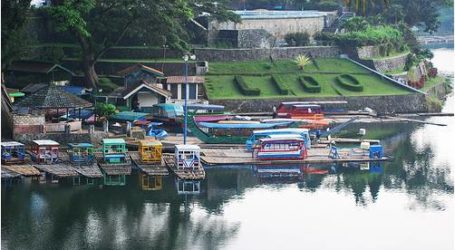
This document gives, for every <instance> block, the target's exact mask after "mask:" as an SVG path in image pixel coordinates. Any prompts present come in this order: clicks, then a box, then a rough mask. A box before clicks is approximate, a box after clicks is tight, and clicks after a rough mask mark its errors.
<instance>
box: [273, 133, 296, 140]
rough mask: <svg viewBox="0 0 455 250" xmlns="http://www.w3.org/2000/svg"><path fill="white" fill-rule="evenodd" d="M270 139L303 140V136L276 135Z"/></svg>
mask: <svg viewBox="0 0 455 250" xmlns="http://www.w3.org/2000/svg"><path fill="white" fill-rule="evenodd" d="M268 138H271V139H301V138H302V135H301V134H276V135H268Z"/></svg>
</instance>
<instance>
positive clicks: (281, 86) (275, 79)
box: [272, 75, 290, 95]
mask: <svg viewBox="0 0 455 250" xmlns="http://www.w3.org/2000/svg"><path fill="white" fill-rule="evenodd" d="M272 83H273V84H274V85H275V87H276V88H277V89H278V92H279V93H280V95H288V94H289V92H290V90H289V87H288V86H287V85H286V84H285V83H284V82H283V81H282V79H281V78H280V77H279V76H273V75H272Z"/></svg>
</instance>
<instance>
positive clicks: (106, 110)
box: [95, 103, 116, 118]
mask: <svg viewBox="0 0 455 250" xmlns="http://www.w3.org/2000/svg"><path fill="white" fill-rule="evenodd" d="M115 110H116V107H115V106H114V105H113V104H110V103H98V104H96V107H95V113H96V114H97V115H99V116H104V117H107V118H109V117H110V116H111V115H113V114H115Z"/></svg>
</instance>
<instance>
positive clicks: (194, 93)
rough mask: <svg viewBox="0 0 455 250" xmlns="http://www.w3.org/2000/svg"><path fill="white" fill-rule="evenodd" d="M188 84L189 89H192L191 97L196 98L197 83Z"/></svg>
mask: <svg viewBox="0 0 455 250" xmlns="http://www.w3.org/2000/svg"><path fill="white" fill-rule="evenodd" d="M188 86H189V90H190V93H189V99H193V100H195V99H196V96H197V92H196V84H188Z"/></svg>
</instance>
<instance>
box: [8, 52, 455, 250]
mask: <svg viewBox="0 0 455 250" xmlns="http://www.w3.org/2000/svg"><path fill="white" fill-rule="evenodd" d="M433 51H434V54H435V58H434V59H433V62H434V64H435V65H436V66H437V67H439V68H440V71H445V72H453V65H454V64H453V59H454V54H453V51H452V50H450V49H435V50H433ZM453 106H454V97H453V95H452V96H450V97H449V98H448V99H447V101H446V104H445V106H444V110H443V111H445V112H454V110H453ZM429 120H431V121H434V122H440V123H446V124H448V126H446V127H439V126H432V125H415V124H402V125H399V126H394V125H380V126H379V127H378V126H373V125H371V126H365V128H366V129H367V133H368V131H373V130H377V131H384V134H385V135H387V136H386V139H384V140H383V144H384V146H385V148H386V151H387V154H389V155H392V156H393V157H394V159H393V160H392V161H391V162H388V163H383V164H381V165H377V164H371V165H370V166H365V165H362V166H351V167H349V168H344V167H341V166H311V167H314V168H319V169H325V170H328V171H329V172H328V174H302V175H301V176H299V177H297V178H278V179H277V178H269V177H267V173H263V172H261V170H260V169H258V168H256V167H255V166H242V167H240V166H223V167H218V168H208V169H207V178H206V180H204V181H202V182H201V183H200V193H199V194H178V188H177V187H178V184H177V183H176V180H174V179H173V178H172V177H168V178H163V180H162V187H161V189H160V190H155V191H144V190H142V189H141V187H140V185H139V182H138V177H137V176H136V175H133V176H130V177H129V178H128V179H127V186H124V187H99V186H62V185H60V186H59V185H52V184H46V185H38V184H32V183H22V184H18V185H14V186H12V187H8V188H4V187H3V188H2V198H1V201H2V212H1V215H2V221H1V227H2V228H1V232H2V235H1V236H2V237H1V244H2V249H350V250H352V249H381V250H382V249H413V250H416V249H422V250H423V249H425V250H427V249H441V250H444V249H453V247H454V236H453V234H454V223H453V221H454V216H453V211H454V208H453V191H454V186H453V171H454V165H455V163H454V162H453V161H452V159H453V157H452V155H453V151H452V150H451V146H450V145H449V143H451V141H449V140H450V139H451V138H454V132H453V131H454V128H455V127H454V125H455V124H454V119H453V117H452V118H447V117H434V118H430V119H429ZM449 138H450V139H449ZM307 167H308V166H293V167H292V168H293V169H300V170H302V169H305V168H307ZM191 184H192V183H189V184H188V185H191Z"/></svg>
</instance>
